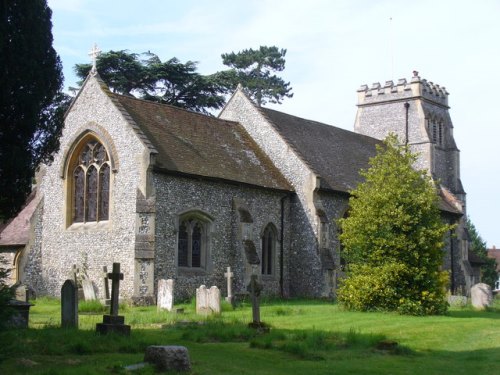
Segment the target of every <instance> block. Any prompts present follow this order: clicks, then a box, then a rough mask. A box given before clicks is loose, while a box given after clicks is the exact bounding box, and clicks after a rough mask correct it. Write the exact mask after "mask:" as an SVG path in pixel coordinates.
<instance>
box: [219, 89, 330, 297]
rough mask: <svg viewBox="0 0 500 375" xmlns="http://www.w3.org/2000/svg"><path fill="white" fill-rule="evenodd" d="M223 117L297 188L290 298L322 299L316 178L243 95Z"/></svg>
mask: <svg viewBox="0 0 500 375" xmlns="http://www.w3.org/2000/svg"><path fill="white" fill-rule="evenodd" d="M220 117H221V118H223V119H227V120H232V121H237V122H239V123H240V124H242V125H243V127H244V128H245V129H246V130H247V132H248V133H249V134H250V136H251V137H252V138H253V139H254V140H255V141H256V142H257V143H258V144H259V146H260V147H261V148H262V150H263V151H264V152H265V153H266V155H267V156H268V157H269V158H270V159H271V160H272V161H273V163H274V164H275V165H276V167H277V168H278V169H279V170H280V171H281V173H283V175H284V176H285V177H286V178H287V180H288V181H289V182H290V184H291V185H292V186H293V187H294V189H295V191H296V195H295V196H294V197H293V198H292V201H291V207H290V220H291V221H290V223H291V233H290V241H291V252H290V258H289V262H290V263H289V264H290V295H292V296H309V297H319V296H321V291H322V288H323V275H322V265H321V259H320V257H319V254H318V245H317V241H318V240H317V236H318V226H317V216H316V209H315V207H314V193H313V191H314V189H315V187H316V175H315V174H314V173H313V172H312V171H311V169H310V168H309V167H308V166H307V165H306V164H305V163H304V162H303V161H302V160H301V159H300V158H299V157H298V156H297V154H296V153H295V151H294V150H293V149H292V148H291V147H290V146H289V145H288V144H287V143H286V142H285V141H284V140H283V138H282V137H281V136H280V135H279V134H278V133H277V131H276V130H275V129H274V128H273V127H272V126H271V125H270V124H269V123H268V120H267V119H266V118H265V117H264V116H263V115H262V114H261V113H260V112H258V111H257V110H256V109H255V107H254V106H253V105H252V103H250V102H249V100H248V99H247V98H246V97H245V96H244V94H243V93H241V92H239V91H237V92H236V93H235V94H234V96H233V97H232V98H231V100H230V101H229V103H228V104H227V105H226V107H225V108H224V110H223V111H222V112H221V114H220Z"/></svg>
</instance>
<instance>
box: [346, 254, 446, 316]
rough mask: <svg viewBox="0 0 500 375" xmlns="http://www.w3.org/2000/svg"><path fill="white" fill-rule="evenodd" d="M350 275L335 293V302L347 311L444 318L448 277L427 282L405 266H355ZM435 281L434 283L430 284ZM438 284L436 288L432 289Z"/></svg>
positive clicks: (444, 276) (442, 276)
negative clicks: (430, 315) (439, 316)
mask: <svg viewBox="0 0 500 375" xmlns="http://www.w3.org/2000/svg"><path fill="white" fill-rule="evenodd" d="M351 270H352V275H351V276H350V277H348V278H346V279H345V280H344V281H343V283H342V285H341V287H340V288H339V290H338V299H339V302H341V303H342V304H343V305H344V306H345V307H346V308H347V309H349V310H358V311H374V310H388V311H398V312H399V313H401V314H408V315H429V314H444V313H445V312H446V310H447V307H448V304H447V302H446V300H445V288H444V286H445V282H446V280H447V274H446V273H445V272H439V271H437V272H438V273H439V275H434V277H429V278H426V277H425V275H422V274H421V275H418V274H416V273H415V272H416V270H415V269H412V268H410V267H409V266H408V265H406V264H404V263H395V262H393V263H386V264H383V265H380V266H370V265H366V264H354V265H352V266H351ZM432 280H437V282H434V283H433V282H432ZM433 284H437V285H433Z"/></svg>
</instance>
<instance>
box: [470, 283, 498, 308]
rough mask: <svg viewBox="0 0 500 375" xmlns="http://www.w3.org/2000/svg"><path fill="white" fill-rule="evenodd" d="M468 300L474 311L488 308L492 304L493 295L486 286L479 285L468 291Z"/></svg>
mask: <svg viewBox="0 0 500 375" xmlns="http://www.w3.org/2000/svg"><path fill="white" fill-rule="evenodd" d="M470 297H471V298H470V299H471V303H472V306H473V307H475V308H476V309H481V310H482V309H485V308H486V307H490V306H491V304H492V302H493V293H492V292H491V287H490V286H489V285H488V284H484V283H479V284H476V285H474V286H473V287H472V288H471V289H470Z"/></svg>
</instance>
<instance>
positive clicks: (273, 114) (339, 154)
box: [259, 108, 381, 193]
mask: <svg viewBox="0 0 500 375" xmlns="http://www.w3.org/2000/svg"><path fill="white" fill-rule="evenodd" d="M259 110H260V111H261V113H262V114H263V115H264V116H265V117H266V118H267V119H268V120H269V121H270V123H271V124H272V125H273V126H274V128H275V129H276V130H277V131H278V132H279V133H280V134H281V136H282V137H283V138H284V139H285V140H286V141H287V142H288V143H289V144H290V146H292V147H293V148H294V149H295V151H296V152H297V153H298V154H299V155H300V157H301V158H302V160H303V161H304V162H306V163H307V164H308V165H309V167H310V168H311V169H312V170H313V171H314V172H315V173H317V174H318V175H319V176H320V178H321V188H322V189H327V190H335V191H340V192H346V193H347V192H349V191H350V190H352V189H354V188H355V187H356V185H357V184H358V182H360V181H361V177H360V175H359V171H360V169H363V168H364V169H366V168H367V167H368V160H369V158H371V157H373V156H375V152H376V150H375V145H376V144H381V141H379V140H376V139H374V138H371V137H368V136H365V135H361V134H357V133H353V132H351V131H348V130H344V129H340V128H337V127H334V126H330V125H326V124H322V123H320V122H316V121H311V120H306V119H303V118H300V117H296V116H292V115H288V114H286V113H282V112H278V111H275V110H272V109H268V108H259Z"/></svg>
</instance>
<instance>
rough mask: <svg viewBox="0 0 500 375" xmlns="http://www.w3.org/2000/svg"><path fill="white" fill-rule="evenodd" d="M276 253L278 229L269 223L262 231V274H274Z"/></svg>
mask: <svg viewBox="0 0 500 375" xmlns="http://www.w3.org/2000/svg"><path fill="white" fill-rule="evenodd" d="M275 254H276V230H275V229H274V226H273V225H272V224H268V225H267V226H266V228H265V229H264V232H263V233H262V261H261V266H262V274H263V275H273V274H274V268H275V264H274V263H275Z"/></svg>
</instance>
